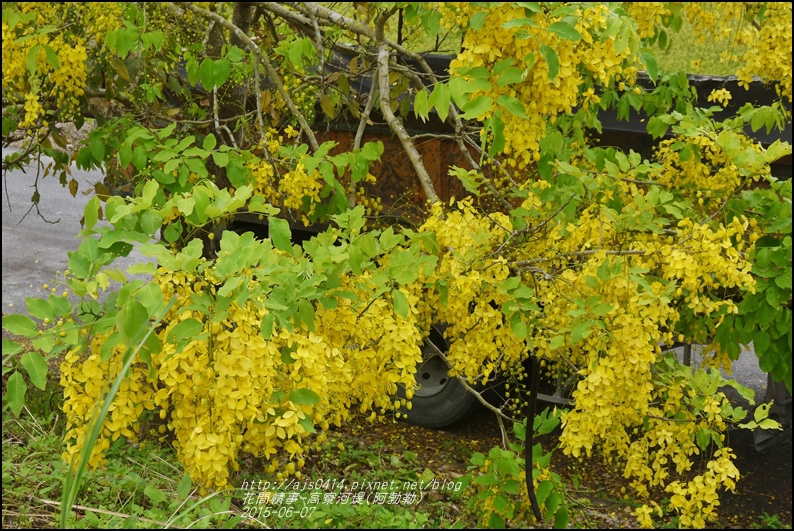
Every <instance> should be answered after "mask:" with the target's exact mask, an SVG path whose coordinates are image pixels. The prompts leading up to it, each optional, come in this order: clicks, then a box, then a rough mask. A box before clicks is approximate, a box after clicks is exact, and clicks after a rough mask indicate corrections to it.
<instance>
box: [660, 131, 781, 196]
mask: <svg viewBox="0 0 794 531" xmlns="http://www.w3.org/2000/svg"><path fill="white" fill-rule="evenodd" d="M728 135H733V136H734V137H735V139H736V141H735V144H736V146H735V147H731V150H732V151H730V152H729V151H728V150H727V149H726V148H725V147H724V144H725V142H724V141H723V145H721V141H722V139H721V138H720V136H718V135H715V134H703V135H699V136H697V137H695V138H687V137H684V136H679V137H675V138H671V139H668V140H663V141H662V142H660V143H659V147H658V151H657V158H658V159H659V160H660V161H661V162H662V164H663V165H664V170H663V171H662V173H661V175H660V176H659V182H660V183H662V184H665V185H667V186H669V187H672V188H676V189H680V190H684V191H689V192H690V193H697V192H700V195H698V196H697V197H701V195H702V196H703V198H702V199H703V200H702V201H699V204H700V205H701V206H704V203H706V204H705V207H706V208H708V207H709V205H708V203H707V202H708V201H709V200H710V199H711V198H712V197H716V196H720V197H725V196H726V195H729V194H731V193H733V192H734V191H735V190H736V189H737V188H739V186H741V185H742V184H743V183H744V182H745V181H746V180H748V179H752V180H754V181H758V180H759V179H760V178H761V176H763V175H769V174H770V168H769V165H768V164H766V163H763V161H762V158H761V157H754V158H753V159H752V160H755V161H759V162H760V163H762V166H759V167H752V166H749V163H746V164H743V166H742V168H741V169H740V168H739V166H738V165H737V163H736V162H735V160H734V157H735V156H736V153H737V152H741V151H754V152H755V153H760V152H761V149H762V148H761V147H760V146H759V145H758V144H756V143H754V142H753V141H751V140H750V139H749V138H747V137H746V136H745V135H743V134H738V133H724V134H723V137H724V138H727V136H728ZM677 142H678V143H679V144H678V145H679V146H680V145H681V144H680V143H681V142H683V143H688V144H689V145H688V146H687V147H686V148H685V149H686V150H687V151H686V152H685V151H684V150H683V149H682V150H681V151H679V152H676V151H673V149H672V148H673V146H675V145H676V143H677ZM743 159H747V157H743Z"/></svg>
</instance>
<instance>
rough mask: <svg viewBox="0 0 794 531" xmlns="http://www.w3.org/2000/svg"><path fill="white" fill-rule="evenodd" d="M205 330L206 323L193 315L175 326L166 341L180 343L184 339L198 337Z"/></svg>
mask: <svg viewBox="0 0 794 531" xmlns="http://www.w3.org/2000/svg"><path fill="white" fill-rule="evenodd" d="M203 330H204V325H203V324H202V323H201V322H199V321H197V320H196V319H193V318H192V317H191V318H189V319H185V320H184V321H181V322H180V323H179V324H177V325H176V326H174V327H173V328H172V329H171V331H170V332H168V337H167V338H166V341H167V342H169V343H178V342H179V341H180V340H182V339H187V338H196V337H198V336H199V334H201V332H202V331H203Z"/></svg>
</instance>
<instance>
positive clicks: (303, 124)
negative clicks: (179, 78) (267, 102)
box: [185, 3, 320, 151]
mask: <svg viewBox="0 0 794 531" xmlns="http://www.w3.org/2000/svg"><path fill="white" fill-rule="evenodd" d="M185 7H187V9H189V10H190V11H193V12H194V13H197V14H199V15H201V16H203V17H205V18H208V19H210V20H214V21H215V22H217V23H218V24H220V25H221V26H223V27H224V28H226V29H227V30H229V31H230V32H232V34H234V35H235V36H236V37H237V38H238V39H239V40H240V42H241V43H243V44H245V45H246V46H247V47H248V49H249V50H250V51H252V52H253V53H254V56H255V57H256V59H257V60H258V61H261V62H262V64H263V65H265V69H266V70H267V75H268V77H269V78H270V81H272V82H273V84H274V85H275V86H276V89H277V90H278V92H279V94H281V97H282V98H283V99H284V102H285V103H286V104H287V108H289V111H290V113H291V114H292V116H294V117H295V119H296V120H297V121H298V124H299V125H300V128H301V131H303V134H305V135H306V138H307V140H308V141H309V145H310V146H311V147H312V150H313V151H317V149H318V148H319V147H320V144H318V143H317V137H316V136H315V135H314V131H312V128H311V126H310V125H309V122H307V121H306V118H305V117H304V116H303V114H302V113H301V112H300V111H299V110H298V108H297V107H296V106H295V102H293V101H292V98H291V97H290V95H289V92H287V89H286V88H285V87H284V84H283V83H282V82H281V78H279V76H278V73H277V72H276V69H275V68H273V65H272V64H271V63H270V60H269V59H268V58H267V56H266V55H265V54H263V53H262V50H260V49H259V46H257V44H256V43H255V42H254V41H253V40H252V39H251V37H249V36H248V35H246V34H245V32H243V31H242V30H241V29H240V28H238V27H237V26H235V25H234V24H232V23H231V22H230V21H229V20H227V19H226V18H224V17H223V16H221V15H219V14H217V13H213V12H212V11H208V10H206V9H204V8H201V7H198V6H196V5H193V4H191V3H188V4H185Z"/></svg>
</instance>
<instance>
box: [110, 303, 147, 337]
mask: <svg viewBox="0 0 794 531" xmlns="http://www.w3.org/2000/svg"><path fill="white" fill-rule="evenodd" d="M148 325H149V312H148V311H147V310H146V308H145V307H144V305H143V304H141V303H140V302H138V301H131V302H129V303H127V305H126V306H124V307H123V308H122V309H121V310H120V311H119V313H118V314H117V315H116V327H117V329H118V331H119V332H120V333H121V336H122V339H123V340H124V341H125V342H126V344H127V346H130V345H132V344H133V343H137V342H138V341H139V340H140V338H141V337H142V336H143V334H144V332H145V331H146V328H147V327H148Z"/></svg>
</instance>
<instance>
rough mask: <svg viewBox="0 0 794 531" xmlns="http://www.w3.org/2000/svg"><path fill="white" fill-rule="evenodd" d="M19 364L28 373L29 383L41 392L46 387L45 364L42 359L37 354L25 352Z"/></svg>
mask: <svg viewBox="0 0 794 531" xmlns="http://www.w3.org/2000/svg"><path fill="white" fill-rule="evenodd" d="M20 362H21V363H22V366H23V367H25V370H26V371H28V376H30V381H31V383H32V384H33V385H35V386H36V387H38V388H39V389H42V390H43V389H44V388H45V387H46V386H47V362H46V361H45V360H44V357H43V356H42V355H41V354H39V353H38V352H33V351H31V352H26V353H25V354H23V355H22V358H21V359H20Z"/></svg>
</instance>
